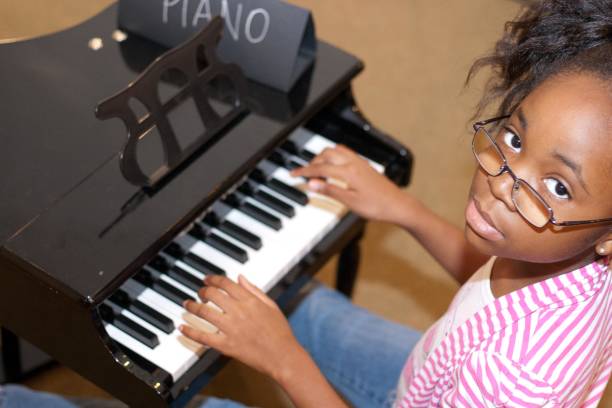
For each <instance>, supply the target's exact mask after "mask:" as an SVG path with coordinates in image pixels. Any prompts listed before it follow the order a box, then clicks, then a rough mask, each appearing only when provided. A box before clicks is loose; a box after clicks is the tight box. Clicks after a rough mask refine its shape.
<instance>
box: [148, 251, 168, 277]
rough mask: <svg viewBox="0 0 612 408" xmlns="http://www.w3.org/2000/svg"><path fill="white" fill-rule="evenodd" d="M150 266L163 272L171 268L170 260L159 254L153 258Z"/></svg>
mask: <svg viewBox="0 0 612 408" xmlns="http://www.w3.org/2000/svg"><path fill="white" fill-rule="evenodd" d="M149 266H150V267H151V268H153V269H155V270H156V271H159V272H161V273H164V272H167V271H168V269H170V265H169V264H168V261H166V259H165V258H164V257H163V256H159V255H157V256H156V257H155V258H153V259H152V260H151V262H149Z"/></svg>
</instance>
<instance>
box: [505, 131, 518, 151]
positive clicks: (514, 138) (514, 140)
mask: <svg viewBox="0 0 612 408" xmlns="http://www.w3.org/2000/svg"><path fill="white" fill-rule="evenodd" d="M502 138H503V142H504V145H506V146H508V147H509V148H510V149H512V151H513V152H515V153H518V152H520V151H521V138H520V137H519V136H518V135H517V134H516V133H514V132H511V131H509V130H507V129H505V130H504V131H503V134H502Z"/></svg>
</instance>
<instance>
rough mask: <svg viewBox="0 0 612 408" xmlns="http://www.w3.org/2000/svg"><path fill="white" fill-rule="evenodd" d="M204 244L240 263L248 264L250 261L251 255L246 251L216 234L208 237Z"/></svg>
mask: <svg viewBox="0 0 612 408" xmlns="http://www.w3.org/2000/svg"><path fill="white" fill-rule="evenodd" d="M204 242H206V243H207V244H208V245H210V246H211V247H213V248H216V249H218V250H219V251H221V252H223V253H224V254H226V255H227V256H229V257H231V258H233V259H235V260H236V261H238V262H240V263H246V261H248V260H249V254H248V253H247V252H246V251H245V250H244V249H242V248H240V247H239V246H237V245H234V244H232V243H231V242H229V241H228V240H226V239H223V238H222V237H220V236H219V235H217V234H215V233H211V234H210V235H208V236H207V237H206V239H204Z"/></svg>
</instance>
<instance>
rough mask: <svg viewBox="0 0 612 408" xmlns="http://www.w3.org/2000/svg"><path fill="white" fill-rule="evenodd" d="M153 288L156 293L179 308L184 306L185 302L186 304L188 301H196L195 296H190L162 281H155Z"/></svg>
mask: <svg viewBox="0 0 612 408" xmlns="http://www.w3.org/2000/svg"><path fill="white" fill-rule="evenodd" d="M152 288H153V290H154V291H156V292H157V293H159V294H160V295H162V296H163V297H165V298H168V299H169V300H171V301H173V302H174V303H176V304H177V305H179V306H183V302H185V301H186V300H193V301H195V298H194V297H193V296H190V295H188V294H187V293H185V292H183V291H182V290H180V289H179V288H177V287H176V286H173V285H172V284H170V283H168V282H166V281H164V280H162V279H159V280H157V281H155V282H154V283H153V287H152Z"/></svg>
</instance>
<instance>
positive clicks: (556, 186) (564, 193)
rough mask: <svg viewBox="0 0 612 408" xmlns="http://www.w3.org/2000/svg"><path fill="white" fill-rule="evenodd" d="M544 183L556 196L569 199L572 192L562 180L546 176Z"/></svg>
mask: <svg viewBox="0 0 612 408" xmlns="http://www.w3.org/2000/svg"><path fill="white" fill-rule="evenodd" d="M544 184H545V185H546V189H547V190H548V191H549V192H550V193H551V194H552V195H553V196H555V197H557V198H560V199H562V200H569V199H570V197H571V196H570V193H569V191H568V189H567V187H565V184H563V183H562V182H560V181H559V180H557V179H554V178H545V179H544Z"/></svg>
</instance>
